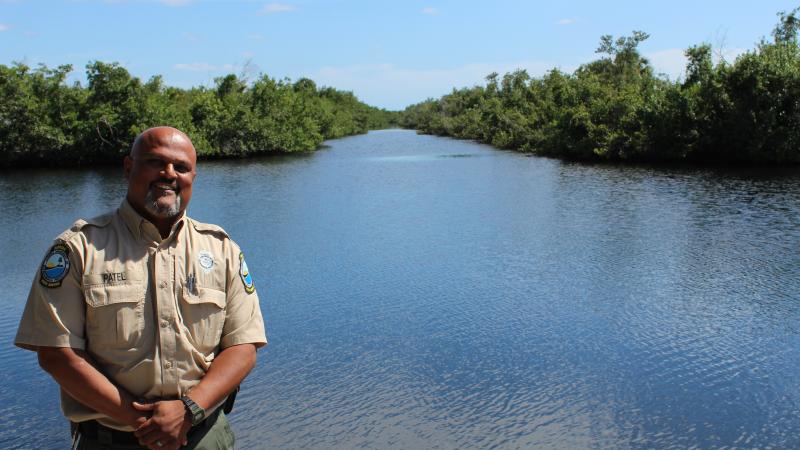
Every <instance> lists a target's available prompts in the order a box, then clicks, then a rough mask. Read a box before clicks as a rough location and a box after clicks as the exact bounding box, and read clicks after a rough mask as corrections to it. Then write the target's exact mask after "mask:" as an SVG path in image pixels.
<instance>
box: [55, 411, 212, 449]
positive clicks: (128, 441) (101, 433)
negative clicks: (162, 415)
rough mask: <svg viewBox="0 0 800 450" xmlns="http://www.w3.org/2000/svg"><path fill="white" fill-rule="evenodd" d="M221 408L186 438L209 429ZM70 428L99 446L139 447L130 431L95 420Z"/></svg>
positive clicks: (76, 424)
mask: <svg viewBox="0 0 800 450" xmlns="http://www.w3.org/2000/svg"><path fill="white" fill-rule="evenodd" d="M220 411H221V408H217V409H216V410H215V411H214V412H213V413H211V415H209V416H208V417H206V418H205V420H203V421H202V422H200V423H198V424H197V425H195V426H193V427H192V428H191V429H190V430H189V433H187V435H186V437H187V438H189V437H191V436H192V435H193V434H195V433H199V432H202V431H204V430H207V429H209V428H211V427H212V426H213V425H214V423H216V421H217V418H218V417H219V413H220ZM70 427H71V428H72V431H73V433H74V432H75V429H76V428H77V429H78V431H79V432H80V434H81V436H83V437H84V438H86V439H91V440H95V441H97V442H98V443H100V444H101V445H112V444H119V445H139V439H138V438H137V437H136V436H135V435H134V434H133V432H132V431H120V430H116V429H114V428H109V427H107V426H105V425H103V424H102V423H100V422H98V421H96V420H87V421H85V422H78V423H76V422H70Z"/></svg>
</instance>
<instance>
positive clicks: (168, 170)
mask: <svg viewBox="0 0 800 450" xmlns="http://www.w3.org/2000/svg"><path fill="white" fill-rule="evenodd" d="M164 175H166V176H167V177H168V178H177V177H178V174H177V173H176V172H175V166H174V165H173V164H172V163H167V164H165V165H164Z"/></svg>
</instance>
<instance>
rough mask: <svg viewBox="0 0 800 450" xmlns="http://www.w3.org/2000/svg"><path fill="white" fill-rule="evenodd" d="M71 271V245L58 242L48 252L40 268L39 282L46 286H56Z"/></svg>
mask: <svg viewBox="0 0 800 450" xmlns="http://www.w3.org/2000/svg"><path fill="white" fill-rule="evenodd" d="M68 273H69V247H67V246H66V245H64V244H56V245H54V246H53V248H51V249H50V251H49V252H48V253H47V256H45V257H44V261H42V268H41V269H40V270H39V283H40V284H41V285H42V286H44V287H49V288H56V287H59V286H61V281H62V280H63V279H64V277H66V276H67V274H68Z"/></svg>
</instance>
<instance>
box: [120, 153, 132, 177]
mask: <svg viewBox="0 0 800 450" xmlns="http://www.w3.org/2000/svg"><path fill="white" fill-rule="evenodd" d="M132 168H133V158H131V157H130V156H129V155H125V159H123V160H122V171H123V173H124V174H125V179H126V180H128V181H130V179H131V169H132Z"/></svg>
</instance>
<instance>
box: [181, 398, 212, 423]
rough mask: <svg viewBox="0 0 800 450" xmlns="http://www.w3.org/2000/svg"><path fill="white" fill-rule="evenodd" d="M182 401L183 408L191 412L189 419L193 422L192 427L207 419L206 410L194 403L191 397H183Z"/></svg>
mask: <svg viewBox="0 0 800 450" xmlns="http://www.w3.org/2000/svg"><path fill="white" fill-rule="evenodd" d="M181 401H182V402H183V406H184V407H185V408H186V411H188V412H189V417H190V418H191V420H192V426H195V425H197V424H199V423H200V422H202V421H203V420H204V419H205V418H206V410H205V409H203V408H201V407H200V405H198V404H197V403H195V402H194V400H192V399H191V398H189V396H187V395H184V396H183V397H181Z"/></svg>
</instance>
